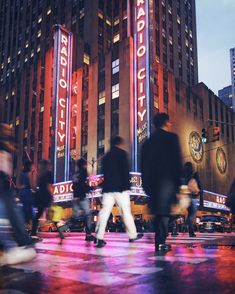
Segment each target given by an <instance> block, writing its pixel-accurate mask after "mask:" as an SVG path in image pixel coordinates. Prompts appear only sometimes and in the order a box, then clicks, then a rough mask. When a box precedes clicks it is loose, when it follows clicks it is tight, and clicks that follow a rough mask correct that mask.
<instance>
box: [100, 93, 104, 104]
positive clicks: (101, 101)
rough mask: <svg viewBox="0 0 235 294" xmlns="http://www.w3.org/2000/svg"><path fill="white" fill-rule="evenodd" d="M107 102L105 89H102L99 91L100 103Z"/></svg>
mask: <svg viewBox="0 0 235 294" xmlns="http://www.w3.org/2000/svg"><path fill="white" fill-rule="evenodd" d="M104 103H105V91H102V92H100V93H99V105H102V104H104Z"/></svg>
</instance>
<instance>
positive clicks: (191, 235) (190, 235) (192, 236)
mask: <svg viewBox="0 0 235 294" xmlns="http://www.w3.org/2000/svg"><path fill="white" fill-rule="evenodd" d="M189 237H191V238H195V237H197V235H196V234H194V233H193V234H189Z"/></svg>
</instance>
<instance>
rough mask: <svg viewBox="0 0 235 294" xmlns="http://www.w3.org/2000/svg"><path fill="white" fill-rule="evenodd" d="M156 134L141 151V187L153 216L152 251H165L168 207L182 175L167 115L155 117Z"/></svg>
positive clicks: (178, 147)
mask: <svg viewBox="0 0 235 294" xmlns="http://www.w3.org/2000/svg"><path fill="white" fill-rule="evenodd" d="M154 125H155V128H156V130H155V132H154V133H153V134H152V135H151V136H150V138H149V139H147V140H146V141H145V142H144V144H143V147H142V150H141V172H142V181H143V188H144V190H145V192H146V194H147V195H149V196H150V201H149V205H150V208H151V211H152V213H153V214H154V215H155V220H154V229H155V250H156V251H168V250H170V245H167V244H165V241H166V238H167V234H168V222H169V216H170V211H171V205H172V203H174V202H175V201H176V194H177V191H178V188H179V186H180V177H181V173H182V160H181V151H180V146H179V140H178V136H177V135H176V134H174V133H171V132H169V131H168V130H169V128H170V122H169V115H168V114H166V113H159V114H157V115H156V116H155V117H154Z"/></svg>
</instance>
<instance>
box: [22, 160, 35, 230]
mask: <svg viewBox="0 0 235 294" xmlns="http://www.w3.org/2000/svg"><path fill="white" fill-rule="evenodd" d="M19 182H20V183H19V184H20V186H19V188H20V190H19V198H20V202H21V203H22V205H23V212H24V218H25V224H26V226H27V229H28V230H29V229H30V227H31V224H32V220H33V217H34V210H33V197H34V192H35V191H36V169H35V166H34V164H33V162H32V161H26V162H25V164H24V168H23V172H22V173H21V175H20V181H19Z"/></svg>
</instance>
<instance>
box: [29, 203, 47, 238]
mask: <svg viewBox="0 0 235 294" xmlns="http://www.w3.org/2000/svg"><path fill="white" fill-rule="evenodd" d="M44 209H45V208H44V207H38V211H37V213H36V216H35V218H34V219H33V226H32V233H31V236H34V237H35V236H36V235H37V229H38V221H39V218H40V217H41V216H42V214H43V212H44Z"/></svg>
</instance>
